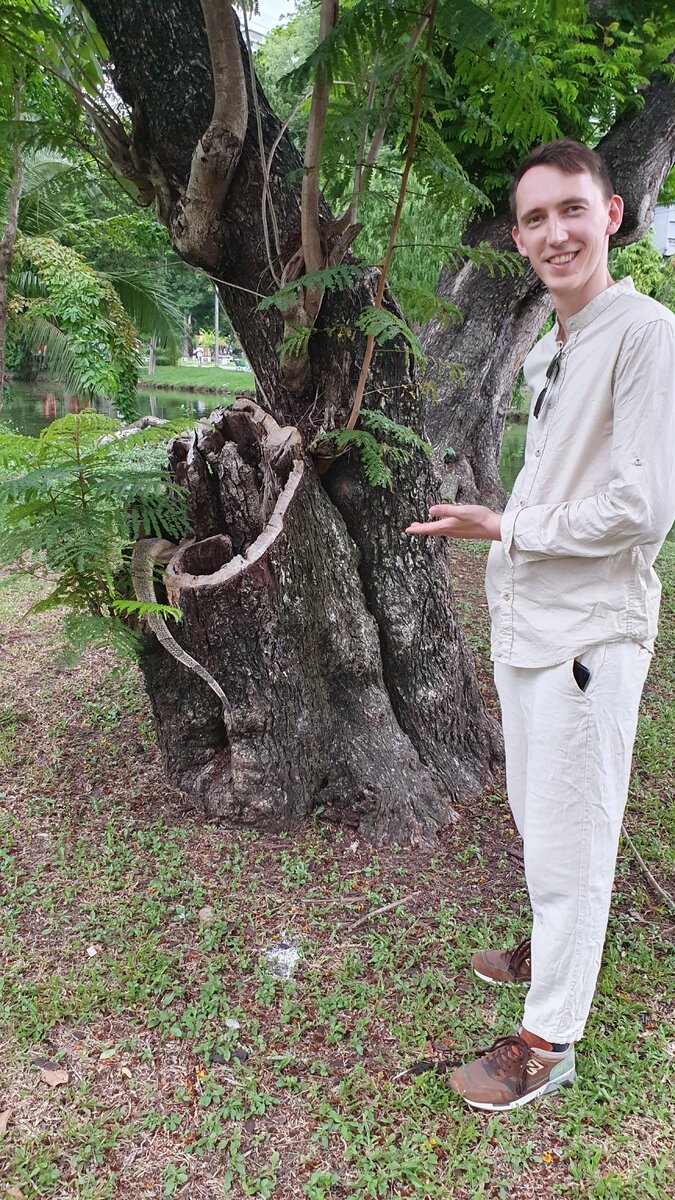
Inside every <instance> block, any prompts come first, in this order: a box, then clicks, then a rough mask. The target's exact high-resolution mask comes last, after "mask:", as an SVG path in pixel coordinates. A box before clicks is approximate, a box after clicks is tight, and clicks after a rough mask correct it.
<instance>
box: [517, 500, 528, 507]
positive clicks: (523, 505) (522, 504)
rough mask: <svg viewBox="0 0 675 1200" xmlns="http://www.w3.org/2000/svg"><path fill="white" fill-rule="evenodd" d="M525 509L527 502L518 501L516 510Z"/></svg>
mask: <svg viewBox="0 0 675 1200" xmlns="http://www.w3.org/2000/svg"><path fill="white" fill-rule="evenodd" d="M526 507H527V500H519V501H518V508H526Z"/></svg>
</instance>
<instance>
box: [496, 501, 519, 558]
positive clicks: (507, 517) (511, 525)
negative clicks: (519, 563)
mask: <svg viewBox="0 0 675 1200" xmlns="http://www.w3.org/2000/svg"><path fill="white" fill-rule="evenodd" d="M518 515H519V509H517V508H512V509H510V510H509V509H507V511H506V512H503V513H502V519H501V523H500V531H501V535H502V549H503V551H504V556H505V558H506V561H507V563H508V564H509V566H510V567H512V566H513V560H512V558H511V550H512V548H513V538H514V533H515V524H516V519H517V517H518Z"/></svg>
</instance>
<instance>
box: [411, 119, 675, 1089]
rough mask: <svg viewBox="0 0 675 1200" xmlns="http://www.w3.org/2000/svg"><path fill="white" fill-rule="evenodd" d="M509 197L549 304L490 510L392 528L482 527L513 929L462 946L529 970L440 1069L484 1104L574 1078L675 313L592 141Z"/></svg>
mask: <svg viewBox="0 0 675 1200" xmlns="http://www.w3.org/2000/svg"><path fill="white" fill-rule="evenodd" d="M511 204H512V211H513V217H514V222H515V224H514V227H513V237H514V240H515V242H516V245H517V247H518V250H519V251H520V253H521V254H522V255H523V256H524V257H525V258H528V259H529V260H530V262H531V264H532V267H533V268H534V270H535V271H536V273H537V275H539V277H540V278H541V279H542V280H543V282H544V283H545V284H546V286H547V288H548V289H549V291H550V293H551V297H552V299H553V302H554V305H555V309H556V318H557V319H556V321H555V323H554V326H553V328H552V329H551V331H550V332H549V333H547V334H546V335H545V336H544V337H543V338H541V340H540V341H539V342H537V343H536V345H535V346H534V347H533V348H532V350H531V351H530V353H529V355H528V357H527V359H526V361H525V364H524V368H523V370H524V375H525V383H526V386H527V388H528V390H529V392H530V396H531V410H530V418H529V424H528V431H527V442H526V448H525V463H524V466H523V469H522V471H521V473H520V475H519V476H518V479H517V480H516V483H515V485H514V488H513V492H512V494H511V497H510V499H509V502H508V504H507V506H506V509H505V511H504V513H503V514H502V515H501V516H500V515H498V514H496V513H493V512H492V511H491V510H490V509H488V508H484V507H481V506H480V505H449V504H438V505H434V506H433V507H432V508H431V509H430V512H429V516H430V518H431V519H430V521H428V522H424V523H415V524H413V525H411V526H410V527H409V528H408V530H406V532H407V533H409V534H416V535H421V536H433V537H438V536H446V537H459V538H480V539H489V540H491V541H492V543H493V544H492V547H491V550H490V554H489V556H488V566H487V577H486V591H487V596H488V603H489V608H490V616H491V620H492V638H491V652H492V658H493V660H494V671H495V683H496V686H497V690H498V693H499V698H500V702H501V708H502V723H503V728H504V741H505V747H506V774H507V786H508V794H509V802H510V805H511V809H512V812H513V816H514V820H515V822H516V825H517V827H518V830H519V832H520V834H521V836H522V838H523V846H524V856H525V875H526V879H527V886H528V891H529V895H530V902H531V907H532V933H531V938H529V939H527V940H526V941H525V942H523V943H521V945H520V946H517V947H515V949H512V950H508V949H483V950H480V951H478V952H477V953H476V954H474V957H473V961H472V965H473V970H474V973H475V974H476V975H477V976H479V978H481V979H484V980H486V981H487V982H490V983H494V984H502V983H516V984H522V985H526V986H527V987H528V988H529V990H528V993H527V998H526V1000H525V1011H524V1015H523V1021H522V1025H521V1027H520V1029H519V1030H518V1032H517V1033H512V1034H510V1035H508V1036H506V1037H503V1038H498V1039H497V1041H496V1042H494V1043H493V1045H492V1046H490V1047H489V1048H488V1049H487V1050H485V1051H482V1052H481V1053H480V1054H479V1055H478V1056H477V1057H476V1059H475V1060H474V1061H472V1062H469V1063H468V1064H467V1065H466V1066H462V1067H459V1068H457V1069H456V1070H455V1071H454V1072H453V1073H452V1075H450V1077H449V1082H450V1085H451V1087H452V1088H454V1089H455V1091H457V1092H458V1093H459V1094H460V1095H461V1096H462V1097H463V1098H464V1099H465V1100H466V1101H467V1102H468V1103H469V1104H471V1105H473V1106H474V1107H477V1108H483V1109H488V1110H507V1109H511V1108H515V1107H519V1106H520V1105H522V1104H526V1103H528V1102H529V1101H530V1100H534V1099H535V1098H536V1097H538V1096H541V1095H543V1094H544V1093H547V1092H551V1091H555V1090H557V1089H558V1088H559V1087H561V1086H563V1085H565V1084H567V1083H570V1082H571V1081H572V1080H573V1078H574V1074H575V1066H574V1044H575V1042H577V1041H578V1040H579V1039H580V1038H581V1036H582V1034H583V1031H584V1027H585V1024H586V1020H587V1017H588V1013H589V1010H590V1006H591V1002H592V999H593V993H594V990H595V985H596V980H597V976H598V971H599V968H600V959H601V956H602V947H603V943H604V939H605V933H606V929H607V918H608V912H609V904H610V898H611V891H612V884H613V879H614V868H615V864H616V854H617V848H618V843H619V834H620V830H621V821H622V817H623V811H624V807H625V803H626V798H627V793H628V783H629V777H630V765H631V755H632V749H633V742H634V739H635V731H636V726H637V715H638V706H639V702H640V696H641V693H642V688H643V685H644V681H645V678H646V675H647V670H648V667H649V662H650V659H651V655H652V653H653V645H654V637H655V635H656V631H657V618H658V609H659V597H660V584H659V581H658V578H657V576H656V574H655V572H654V562H655V559H656V556H657V554H658V551H659V549H660V547H661V545H662V543H663V541H664V539H665V537H666V534H667V533H668V530H669V528H670V526H671V524H672V523H673V520H674V519H675V317H674V316H673V314H672V313H671V312H670V311H669V310H668V309H666V308H664V307H663V306H662V305H660V304H658V303H657V302H656V301H654V300H652V299H650V298H649V297H647V296H643V295H641V294H640V293H639V292H636V291H635V289H634V287H633V283H632V280H630V279H622V280H621V281H620V282H618V283H615V282H614V281H613V280H612V278H611V276H610V274H609V270H608V265H607V256H608V251H609V238H610V236H611V235H612V234H613V233H616V232H617V230H618V229H619V226H620V225H621V219H622V216H623V202H622V200H621V198H620V197H619V196H616V195H614V189H613V187H612V183H611V181H610V179H609V176H608V174H607V171H606V168H605V166H604V163H603V161H602V159H601V158H600V157H599V155H597V154H596V153H595V152H594V151H592V150H589V149H588V148H587V147H586V146H582V145H580V144H579V143H577V142H573V141H571V140H569V139H564V140H561V141H558V142H550V143H547V144H546V145H543V146H538V147H537V148H536V149H534V150H533V151H532V152H531V153H530V155H529V156H528V158H527V159H526V160H525V162H524V163H523V164H522V166H521V167H520V169H519V171H518V172H517V174H516V176H515V179H514V181H513V185H512V189H511Z"/></svg>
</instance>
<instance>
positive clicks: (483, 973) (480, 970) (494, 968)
mask: <svg viewBox="0 0 675 1200" xmlns="http://www.w3.org/2000/svg"><path fill="white" fill-rule="evenodd" d="M530 953H531V952H530V940H529V938H528V939H527V941H525V942H521V943H520V945H519V946H516V948H515V950H479V951H477V953H476V954H474V955H473V957H472V959H471V966H472V967H473V973H474V975H477V976H478V978H479V979H484V980H485V981H486V983H524V984H526V985H527V984H529V983H530V982H531V978H532V963H531V957H530Z"/></svg>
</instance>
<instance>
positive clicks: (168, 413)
mask: <svg viewBox="0 0 675 1200" xmlns="http://www.w3.org/2000/svg"><path fill="white" fill-rule="evenodd" d="M8 392H9V398H8V399H6V400H5V405H4V408H3V410H2V413H1V415H0V420H2V422H3V423H4V424H5V425H8V426H9V427H10V428H11V429H14V430H15V431H16V432H17V433H24V434H29V435H31V436H32V437H35V436H36V434H38V433H39V432H40V430H41V429H44V428H45V426H46V425H49V423H50V421H55V420H56V418H57V417H65V416H66V414H67V413H71V412H73V413H74V412H80V410H81V409H82V408H89V407H92V408H94V410H95V411H96V412H100V413H103V414H104V415H105V416H108V417H115V416H117V413H116V411H115V406H114V404H113V403H112V402H111V401H110V400H100V401H97V402H96V403H95V404H91V405H89V404H87V403H84V402H83V401H81V400H80V399H78V397H77V396H73V395H71V394H70V393H68V392H65V391H64V389H63V388H61V387H59V386H58V385H55V384H50V385H45V384H44V383H11V384H10V385H9V388H8ZM220 401H221V397H220V396H214V395H209V394H208V393H201V394H197V393H194V392H169V391H163V390H159V389H157V390H155V391H144V392H139V393H138V407H139V414H140V416H146V415H148V414H149V413H151V414H152V416H153V417H165V418H167V419H168V420H173V419H174V418H177V417H181V416H186V417H188V418H191V417H192V418H194V417H206V416H208V415H209V413H211V412H213V410H214V408H217V407H218V405H219V403H220ZM524 449H525V425H524V424H518V425H509V426H508V427H507V429H506V432H505V434H504V442H503V445H502V456H501V460H500V464H499V470H500V474H501V478H502V483H503V484H504V488H505V490H506V492H507V493H508V492H510V491H511V488H512V487H513V484H514V481H515V478H516V475H517V474H518V472H519V470H520V468H521V466H522V465H523V453H524Z"/></svg>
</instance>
